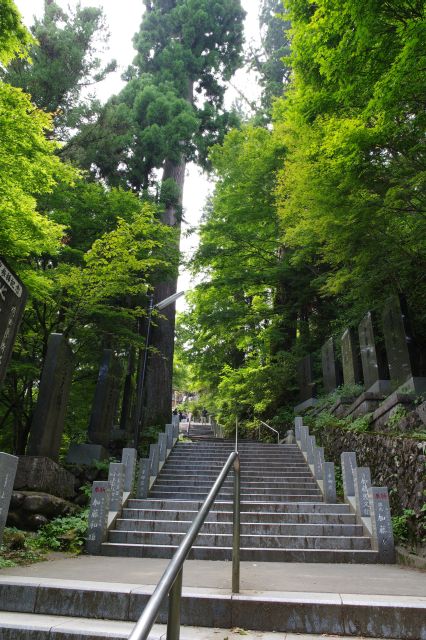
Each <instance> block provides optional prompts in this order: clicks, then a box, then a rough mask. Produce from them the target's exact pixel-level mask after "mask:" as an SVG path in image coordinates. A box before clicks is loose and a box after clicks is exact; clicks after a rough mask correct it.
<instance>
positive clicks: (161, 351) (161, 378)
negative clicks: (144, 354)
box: [142, 160, 186, 431]
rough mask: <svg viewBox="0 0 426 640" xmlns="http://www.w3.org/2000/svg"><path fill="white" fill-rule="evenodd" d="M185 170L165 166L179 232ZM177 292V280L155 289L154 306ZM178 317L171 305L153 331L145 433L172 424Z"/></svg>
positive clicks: (170, 219)
mask: <svg viewBox="0 0 426 640" xmlns="http://www.w3.org/2000/svg"><path fill="white" fill-rule="evenodd" d="M185 167H186V163H185V161H184V160H182V161H181V162H180V163H179V164H178V165H176V164H173V163H171V162H169V161H166V163H165V166H164V174H163V181H164V180H167V179H170V178H172V179H173V180H174V181H175V182H176V184H177V186H178V188H179V193H180V201H179V202H178V205H177V206H176V207H175V206H170V207H167V208H166V209H165V211H164V213H163V216H162V222H164V224H167V225H169V226H171V227H175V228H177V229H180V219H179V218H178V215H177V214H178V211H179V210H180V208H181V206H182V194H183V185H184V181H185ZM179 235H180V234H179ZM177 242H179V238H178V239H177ZM176 288H177V277H175V278H172V279H170V280H168V281H166V282H160V283H158V284H157V285H155V290H154V305H155V304H157V303H158V302H160V301H161V300H164V299H165V298H167V297H168V296H171V295H172V294H173V293H176ZM175 314H176V306H175V304H171V305H169V306H168V307H166V308H165V309H163V310H162V311H160V316H161V317H160V318H156V319H154V320H153V324H152V327H151V338H150V347H151V352H150V354H149V358H148V370H147V374H146V381H145V388H144V402H143V407H144V409H143V415H142V431H143V429H145V428H146V427H147V426H150V425H161V426H164V425H165V424H168V423H170V421H171V415H172V381H173V354H174V339H175Z"/></svg>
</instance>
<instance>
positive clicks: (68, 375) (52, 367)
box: [27, 333, 72, 461]
mask: <svg viewBox="0 0 426 640" xmlns="http://www.w3.org/2000/svg"><path fill="white" fill-rule="evenodd" d="M71 379H72V352H71V349H70V347H69V345H68V343H67V340H66V339H65V337H64V336H63V335H62V334H61V333H51V334H50V336H49V340H48V343H47V352H46V357H45V359H44V364H43V371H42V374H41V380H40V387H39V392H38V398H37V404H36V407H35V410H34V416H33V420H32V423H31V429H30V436H29V439H28V446H27V455H28V456H44V457H46V458H51V459H52V460H55V461H57V460H58V458H59V449H60V446H61V440H62V433H63V430H64V425H65V418H66V410H67V404H68V398H69V394H70V390H71Z"/></svg>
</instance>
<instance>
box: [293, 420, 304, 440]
mask: <svg viewBox="0 0 426 640" xmlns="http://www.w3.org/2000/svg"><path fill="white" fill-rule="evenodd" d="M302 427H303V418H302V417H301V416H296V417H295V419H294V435H295V436H296V442H300V437H301V431H300V429H301V428H302Z"/></svg>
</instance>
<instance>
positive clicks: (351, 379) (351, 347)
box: [341, 328, 362, 384]
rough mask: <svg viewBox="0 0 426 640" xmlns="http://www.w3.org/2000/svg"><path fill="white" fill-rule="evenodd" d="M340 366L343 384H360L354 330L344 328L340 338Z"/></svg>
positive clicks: (359, 359)
mask: <svg viewBox="0 0 426 640" xmlns="http://www.w3.org/2000/svg"><path fill="white" fill-rule="evenodd" d="M341 344H342V368H343V381H344V383H345V384H361V383H362V373H361V356H360V350H359V347H358V344H357V340H356V337H355V331H354V330H353V329H352V328H351V329H346V331H345V332H344V333H343V335H342V338H341Z"/></svg>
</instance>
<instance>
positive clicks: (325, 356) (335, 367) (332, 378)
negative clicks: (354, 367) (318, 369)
mask: <svg viewBox="0 0 426 640" xmlns="http://www.w3.org/2000/svg"><path fill="white" fill-rule="evenodd" d="M321 360H322V376H323V382H324V390H325V392H326V393H330V392H331V391H334V390H335V389H336V388H337V387H338V386H339V385H340V384H341V383H342V376H341V373H340V366H339V363H338V362H337V359H336V352H335V346H334V340H333V338H329V339H328V340H327V342H325V343H324V345H323V346H322V348H321Z"/></svg>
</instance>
